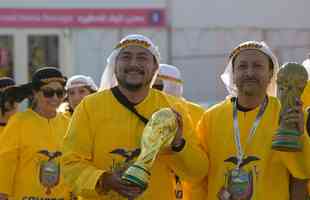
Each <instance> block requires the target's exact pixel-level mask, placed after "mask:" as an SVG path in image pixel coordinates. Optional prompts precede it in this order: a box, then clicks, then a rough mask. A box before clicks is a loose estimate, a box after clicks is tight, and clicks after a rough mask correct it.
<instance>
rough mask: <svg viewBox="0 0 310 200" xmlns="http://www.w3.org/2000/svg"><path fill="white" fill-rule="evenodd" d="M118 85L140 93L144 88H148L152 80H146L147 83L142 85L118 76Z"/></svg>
mask: <svg viewBox="0 0 310 200" xmlns="http://www.w3.org/2000/svg"><path fill="white" fill-rule="evenodd" d="M116 79H117V82H118V84H119V85H120V86H121V87H123V88H125V89H127V90H128V91H131V92H136V91H139V90H140V89H142V88H145V87H148V86H149V85H150V83H151V81H152V79H149V80H146V81H145V82H140V83H129V82H128V81H127V80H126V78H120V77H118V76H116Z"/></svg>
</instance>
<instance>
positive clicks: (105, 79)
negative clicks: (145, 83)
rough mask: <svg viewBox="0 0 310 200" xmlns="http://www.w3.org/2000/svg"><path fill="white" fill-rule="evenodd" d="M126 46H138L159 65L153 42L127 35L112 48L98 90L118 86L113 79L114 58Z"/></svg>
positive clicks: (145, 38) (157, 51) (141, 37)
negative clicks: (149, 53) (146, 51)
mask: <svg viewBox="0 0 310 200" xmlns="http://www.w3.org/2000/svg"><path fill="white" fill-rule="evenodd" d="M128 46H139V47H143V48H146V49H148V50H149V51H150V52H151V53H152V54H153V56H154V57H155V59H156V61H157V63H158V64H159V63H160V54H159V50H158V47H157V46H155V45H154V44H153V42H152V41H151V40H150V39H149V38H147V37H145V36H143V35H138V34H135V35H128V36H126V37H125V38H123V39H122V40H121V41H120V42H119V43H118V44H117V45H116V47H115V48H114V50H113V51H112V53H111V54H110V56H109V57H108V59H107V65H106V67H105V69H104V72H103V74H102V76H101V83H100V88H99V90H105V89H110V88H112V87H115V86H117V85H118V83H117V80H116V77H115V63H116V58H117V56H118V54H119V52H120V51H121V50H122V49H123V48H126V47H128ZM155 77H156V73H155V75H154V77H153V81H152V83H153V82H154V80H155Z"/></svg>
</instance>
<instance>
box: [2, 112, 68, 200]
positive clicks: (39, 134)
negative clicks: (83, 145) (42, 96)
mask: <svg viewBox="0 0 310 200" xmlns="http://www.w3.org/2000/svg"><path fill="white" fill-rule="evenodd" d="M65 131H66V122H65V121H64V120H63V119H62V118H60V117H59V115H57V116H56V117H55V118H53V119H49V120H48V119H46V118H43V117H41V116H40V115H38V114H37V113H35V112H34V111H32V110H31V109H28V110H27V111H25V112H21V113H17V114H15V115H14V116H13V117H12V118H11V119H10V121H9V123H8V125H7V126H6V128H5V130H4V132H3V133H2V134H1V136H0V142H1V146H0V180H1V181H0V193H5V194H8V195H9V199H24V200H28V199H29V200H30V199H53V198H54V199H59V200H60V199H69V192H68V188H67V187H65V185H64V182H63V177H62V175H61V172H62V167H61V166H60V164H59V163H60V158H61V157H62V156H61V151H60V145H61V141H62V139H63V136H64V134H65ZM56 152H57V153H56ZM49 159H50V161H49V162H48V160H49ZM59 167H60V168H59ZM59 171H60V172H59ZM59 174H60V175H59ZM52 176H54V177H52ZM53 178H54V179H53Z"/></svg>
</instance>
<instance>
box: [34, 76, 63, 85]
mask: <svg viewBox="0 0 310 200" xmlns="http://www.w3.org/2000/svg"><path fill="white" fill-rule="evenodd" d="M40 81H41V82H43V83H45V84H47V83H50V82H53V81H58V82H63V83H64V82H66V80H65V78H63V77H52V78H45V79H41V80H40Z"/></svg>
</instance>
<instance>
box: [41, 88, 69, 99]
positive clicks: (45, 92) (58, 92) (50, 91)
mask: <svg viewBox="0 0 310 200" xmlns="http://www.w3.org/2000/svg"><path fill="white" fill-rule="evenodd" d="M41 91H42V94H43V96H44V97H46V98H51V97H53V96H54V95H55V94H56V96H57V97H58V98H62V97H63V96H64V95H65V91H64V90H63V89H57V90H54V89H47V88H45V89H41Z"/></svg>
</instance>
